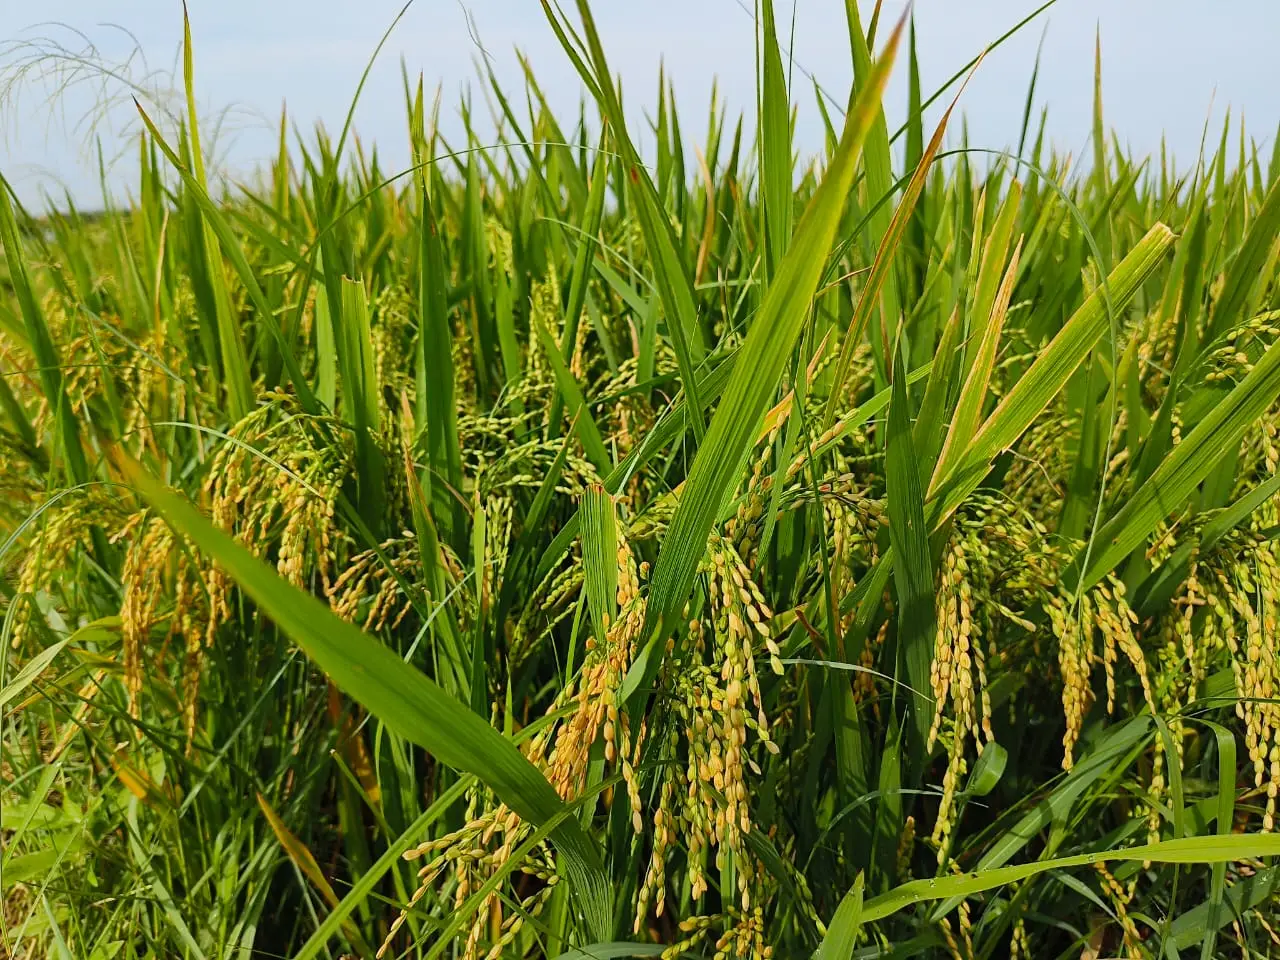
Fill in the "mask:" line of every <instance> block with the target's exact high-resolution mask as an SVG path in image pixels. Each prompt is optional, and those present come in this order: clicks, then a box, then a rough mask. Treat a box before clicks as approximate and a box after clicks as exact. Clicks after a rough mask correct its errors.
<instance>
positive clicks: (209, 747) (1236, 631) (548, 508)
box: [0, 0, 1280, 960]
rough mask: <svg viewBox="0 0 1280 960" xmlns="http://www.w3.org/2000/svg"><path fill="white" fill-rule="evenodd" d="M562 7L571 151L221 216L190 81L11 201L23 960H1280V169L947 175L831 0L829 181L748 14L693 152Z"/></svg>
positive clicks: (3, 511) (305, 177) (547, 134)
mask: <svg viewBox="0 0 1280 960" xmlns="http://www.w3.org/2000/svg"><path fill="white" fill-rule="evenodd" d="M544 9H545V10H546V14H547V17H548V19H549V21H550V23H551V25H552V26H553V28H554V29H555V31H556V33H557V35H558V36H559V38H560V41H561V43H562V45H563V48H564V53H565V55H566V56H567V57H568V58H570V60H571V62H572V63H573V64H574V66H575V67H576V69H577V71H578V73H579V74H580V77H581V82H582V84H583V87H584V89H585V90H586V91H587V93H588V94H589V100H588V103H590V105H591V110H592V112H591V113H588V112H587V110H586V109H585V108H584V110H583V112H582V114H580V115H579V116H577V117H573V118H565V117H556V116H554V115H553V114H552V113H551V112H550V111H549V110H548V108H547V106H546V103H545V100H544V98H543V95H542V91H541V90H540V88H539V87H538V85H537V81H536V79H535V75H534V74H533V72H532V70H530V71H529V72H528V73H527V86H526V88H525V89H524V90H521V91H512V90H507V89H503V88H502V87H501V86H500V85H499V83H498V82H497V80H496V78H495V77H494V76H493V75H489V74H487V75H484V76H482V77H481V80H482V82H483V83H484V84H486V91H485V92H486V95H487V97H488V99H489V100H490V101H491V102H492V104H493V105H494V110H495V113H496V115H497V118H498V123H499V127H500V131H501V136H500V138H499V140H498V142H496V143H494V142H492V141H491V140H486V139H485V138H484V137H482V135H481V133H480V132H478V127H479V125H478V123H475V122H473V121H472V118H471V115H470V113H469V107H468V101H464V102H463V105H462V113H463V117H464V120H465V129H466V136H465V141H464V142H450V141H449V140H448V139H447V138H446V137H445V136H444V135H443V134H442V132H441V130H440V125H439V123H438V119H439V116H440V109H441V107H440V99H439V97H438V96H437V97H436V98H435V99H434V101H433V99H432V97H431V96H430V94H429V92H428V91H426V90H424V85H423V83H422V81H421V80H418V81H417V82H416V83H415V82H413V81H412V80H411V79H410V78H408V77H406V82H405V128H406V131H407V138H408V142H409V143H410V145H411V147H412V153H413V157H414V164H413V166H412V168H411V169H409V170H407V171H388V170H386V169H384V168H383V166H382V165H381V164H380V162H379V159H378V154H377V153H376V151H375V150H373V148H372V147H371V146H368V145H366V144H363V143H361V142H360V141H359V140H358V139H357V138H356V137H355V135H354V134H353V133H352V131H351V130H350V128H349V125H348V127H344V129H343V130H342V131H341V132H340V134H339V135H338V136H337V137H336V138H333V137H331V136H329V135H328V134H327V133H326V132H325V131H323V130H319V129H317V130H315V131H313V132H312V133H310V134H308V135H305V136H304V135H300V134H295V133H293V132H291V131H292V130H293V127H292V124H291V122H290V120H289V119H288V118H287V117H282V119H281V126H280V151H279V154H278V156H277V157H276V158H275V159H274V161H273V162H272V163H270V164H269V165H267V166H266V167H264V168H263V171H262V174H261V176H260V177H259V178H258V179H257V180H256V181H255V182H252V183H249V184H244V185H234V186H233V185H230V184H227V183H225V182H223V181H221V180H219V178H218V177H217V175H216V171H214V170H213V169H212V165H211V164H210V163H208V162H207V157H206V154H205V147H204V146H203V145H202V131H201V129H200V126H199V122H198V118H197V111H196V109H195V103H196V85H197V82H198V76H197V73H196V71H195V59H194V56H193V48H192V41H191V35H190V30H188V32H187V36H186V42H185V54H186V56H185V60H184V68H185V69H184V82H185V95H186V99H185V103H184V104H183V106H182V108H181V109H179V110H177V111H174V110H164V111H160V110H156V109H155V108H154V107H149V105H148V103H146V102H143V103H141V104H140V106H139V108H138V109H139V123H140V127H139V137H138V142H137V155H138V160H139V167H140V175H139V180H138V182H137V184H136V187H135V189H134V190H133V191H132V192H131V196H130V198H129V200H128V202H127V203H124V204H121V203H115V204H110V203H109V204H108V207H107V209H106V210H105V211H104V212H103V213H102V214H101V215H95V216H90V215H87V214H82V213H80V212H78V211H77V210H75V209H62V210H59V211H50V212H48V213H44V214H38V213H35V212H32V211H27V210H24V209H22V208H21V206H20V205H19V204H17V202H16V200H15V199H14V198H13V197H12V196H11V193H10V191H9V190H8V185H7V183H6V184H3V188H0V243H2V245H3V249H4V267H3V268H0V270H3V273H0V277H2V279H3V291H2V293H0V407H3V419H2V420H0V444H2V445H3V456H0V491H2V493H3V496H0V536H2V538H3V539H2V543H3V546H2V547H0V570H2V571H3V579H0V591H2V592H0V602H2V603H3V612H4V618H3V630H2V633H3V650H4V657H3V660H2V661H0V663H2V664H3V666H0V670H2V671H3V672H2V673H0V708H2V709H3V711H4V715H3V721H4V725H3V737H2V739H0V743H2V748H0V749H2V750H3V753H2V755H0V769H2V770H3V806H2V808H0V809H2V811H3V825H2V830H3V833H2V835H3V840H4V843H3V854H2V856H3V864H2V867H3V870H2V875H3V881H2V882H3V895H4V899H3V910H2V912H0V916H2V920H0V922H2V924H3V928H2V930H0V933H2V936H3V939H2V940H0V943H2V944H3V946H0V954H3V955H5V956H13V957H22V958H27V957H32V958H34V957H63V958H67V957H74V958H81V957H84V958H93V960H114V958H121V960H125V958H129V960H132V958H152V957H155V958H160V957H166V958H167V957H183V958H208V960H213V958H223V957H226V958H232V957H235V958H249V957H293V958H296V960H309V958H313V957H326V958H339V957H361V958H375V957H378V958H382V957H405V958H435V957H440V956H449V957H457V958H465V960H480V958H484V960H497V958H499V957H530V958H534V957H547V958H554V957H565V958H595V957H601V958H604V957H627V956H662V957H664V958H676V957H682V956H691V957H714V958H728V957H755V958H767V957H808V956H816V957H819V958H822V960H835V958H841V960H847V958H851V957H858V958H863V957H911V956H923V957H953V958H965V960H968V958H975V960H976V958H983V960H985V958H989V957H1002V956H1013V957H1023V958H1028V957H1037V958H1039V957H1057V956H1061V957H1068V956H1070V957H1077V956H1079V957H1090V958H1097V957H1102V956H1124V957H1132V958H1145V957H1151V958H1156V957H1161V958H1165V957H1170V958H1173V957H1179V956H1184V957H1185V956H1195V955H1199V956H1201V957H1205V958H1208V957H1250V958H1252V957H1272V956H1280V930H1278V929H1277V928H1278V927H1280V920H1277V907H1278V906H1280V894H1278V891H1280V867H1278V866H1276V862H1275V860H1274V858H1275V856H1276V855H1277V854H1280V834H1277V833H1276V832H1275V820H1276V813H1277V810H1276V808H1277V790H1278V788H1280V700H1277V697H1280V656H1278V655H1277V644H1276V629H1277V617H1278V615H1280V548H1278V547H1277V544H1276V534H1277V531H1280V477H1278V475H1277V459H1278V458H1280V438H1278V437H1277V428H1278V427H1280V407H1278V406H1277V398H1278V397H1280V348H1277V346H1276V345H1275V344H1276V339H1277V335H1278V334H1280V283H1278V282H1277V280H1278V278H1280V271H1278V269H1277V261H1278V260H1280V146H1277V147H1276V148H1275V149H1273V150H1272V152H1271V154H1270V156H1266V155H1263V154H1262V153H1261V152H1260V151H1259V149H1258V147H1257V144H1256V143H1255V142H1254V141H1253V140H1252V139H1250V138H1249V137H1248V136H1247V135H1246V133H1245V129H1244V127H1243V126H1235V127H1232V126H1227V127H1224V129H1223V131H1222V134H1221V139H1220V141H1219V142H1218V143H1217V145H1216V147H1213V148H1212V149H1210V150H1207V151H1206V152H1205V153H1204V155H1202V156H1200V157H1198V158H1195V160H1194V162H1193V163H1192V164H1191V165H1186V164H1182V165H1180V164H1178V163H1176V162H1175V161H1174V160H1173V158H1171V157H1169V156H1167V155H1166V154H1164V153H1162V154H1161V156H1159V157H1158V158H1156V157H1153V158H1143V159H1139V158H1135V157H1133V156H1131V155H1129V154H1128V153H1126V152H1125V151H1124V150H1122V149H1121V148H1120V147H1119V139H1118V138H1116V137H1114V136H1112V135H1110V134H1109V132H1108V131H1107V130H1106V129H1105V127H1104V125H1103V122H1102V107H1101V103H1100V102H1099V103H1098V104H1097V106H1096V110H1095V125H1094V131H1093V138H1092V146H1093V149H1092V154H1091V155H1089V156H1085V157H1072V156H1069V155H1065V154H1063V153H1060V152H1058V151H1056V150H1055V149H1054V147H1053V145H1052V144H1050V143H1048V142H1047V141H1046V136H1045V132H1044V131H1045V123H1044V115H1043V114H1041V115H1040V116H1039V118H1038V125H1037V123H1036V122H1035V121H1036V119H1037V118H1036V117H1035V116H1034V115H1033V113H1032V111H1031V110H1028V117H1027V123H1026V125H1025V129H1024V131H1023V137H1022V143H1021V145H1020V146H1019V148H1018V149H1017V150H1016V151H991V150H979V149H976V148H970V147H969V146H968V145H967V144H964V143H962V144H961V146H960V148H958V149H945V150H944V149H943V144H944V142H945V141H946V139H947V133H948V123H949V120H950V118H951V116H952V110H951V109H948V110H947V111H946V113H945V114H944V115H943V118H942V120H941V122H940V124H939V125H938V127H937V128H936V130H927V129H925V128H924V126H923V123H922V120H921V117H922V115H923V113H924V109H925V108H927V107H928V106H929V105H931V104H932V103H934V102H943V103H947V102H951V100H952V98H954V97H955V96H956V93H957V90H958V89H959V88H960V86H961V81H962V80H963V76H960V77H957V78H954V80H953V81H952V82H951V83H949V84H948V85H947V86H945V87H944V88H942V89H940V90H938V91H936V92H933V93H930V92H928V91H924V90H922V89H921V84H920V81H919V69H918V65H917V61H916V56H915V48H914V41H913V37H912V35H911V33H910V30H909V27H908V25H907V24H905V23H899V24H896V25H894V24H889V23H887V22H886V23H878V24H864V23H863V22H862V20H861V18H860V16H859V11H858V8H857V5H856V4H855V3H853V2H852V0H850V2H848V3H847V4H846V21H847V27H848V35H849V44H850V58H851V62H852V65H853V73H854V84H853V88H852V90H850V91H849V93H848V96H847V98H843V99H839V98H835V99H833V98H831V97H829V96H828V95H826V94H824V93H822V92H819V94H818V101H817V103H816V105H815V106H816V108H817V109H819V110H820V111H821V113H822V116H823V117H825V118H827V130H828V137H827V142H826V149H825V150H824V151H823V152H822V153H821V155H820V156H817V157H813V158H809V159H804V160H797V159H796V150H795V145H794V144H793V141H792V124H791V118H792V112H793V109H794V108H795V106H796V105H797V104H798V101H799V100H800V99H802V98H805V97H807V96H808V95H809V94H808V91H807V88H805V87H804V86H803V85H800V84H796V85H795V87H794V88H790V87H789V86H788V84H789V79H788V78H789V76H790V74H789V71H788V70H787V69H785V67H784V58H783V54H782V51H781V49H780V46H779V43H778V37H777V24H776V22H775V20H774V12H773V9H772V6H771V3H770V0H760V3H759V4H758V45H759V46H758V51H757V60H758V63H759V79H758V98H757V104H758V112H757V114H756V116H754V117H753V118H751V122H750V123H748V124H744V122H743V120H742V119H741V118H734V117H730V116H728V115H727V114H726V112H725V111H724V110H723V108H721V107H718V106H713V108H712V110H711V113H710V116H709V117H708V118H706V134H705V136H704V137H703V138H701V141H700V146H699V148H698V149H697V150H696V151H692V150H690V149H689V148H688V147H687V144H688V143H689V140H688V131H689V130H690V129H691V127H690V125H689V120H688V118H687V117H686V118H681V117H680V116H679V115H678V113H677V111H676V108H675V98H674V94H673V88H672V86H671V82H670V80H669V79H668V78H666V77H663V78H660V81H659V88H658V91H657V97H656V101H655V102H656V103H657V104H658V108H657V110H656V113H655V114H654V116H653V118H652V123H651V127H650V129H647V130H645V131H643V134H642V133H641V132H640V131H638V130H636V129H634V125H632V126H628V123H627V119H626V115H625V113H624V109H623V105H622V95H621V92H620V90H619V89H618V86H617V84H616V81H615V79H614V77H615V75H614V73H612V72H611V70H610V68H609V64H608V61H607V59H606V57H607V53H608V51H606V50H605V49H604V47H603V46H602V44H601V42H600V39H599V36H598V34H597V32H596V29H595V25H594V22H593V20H592V17H591V13H590V10H589V8H588V6H587V4H586V2H585V0H580V2H579V3H578V5H577V9H576V11H575V13H574V15H573V16H570V15H568V14H566V13H565V12H563V11H561V10H560V9H559V8H558V7H556V6H555V5H553V4H544ZM868 27H869V28H870V29H868ZM749 53H750V52H749V51H744V54H746V55H749ZM978 69H981V67H980V66H979V67H978ZM1099 69H1100V67H1099ZM893 71H900V72H906V73H907V74H908V78H909V86H910V91H911V96H910V101H911V109H910V110H909V115H908V117H907V118H906V123H905V124H904V125H903V126H902V128H901V129H896V130H895V129H894V128H893V127H891V125H890V123H889V122H888V119H889V118H887V117H886V113H885V110H884V108H883V107H882V94H883V92H884V89H885V84H886V82H887V79H888V77H889V76H890V74H891V73H892V72H893ZM1032 82H1034V80H1033V81H1032ZM1028 102H1029V103H1030V102H1031V100H1030V98H1029V99H1028ZM952 106H954V103H952ZM682 121H683V122H682ZM744 130H751V131H752V132H751V133H744ZM641 141H649V142H655V143H656V150H654V151H653V155H648V154H644V155H642V154H641V152H640V151H639V150H638V148H637V143H639V142H641ZM952 142H957V141H956V139H955V138H954V137H953V138H952Z"/></svg>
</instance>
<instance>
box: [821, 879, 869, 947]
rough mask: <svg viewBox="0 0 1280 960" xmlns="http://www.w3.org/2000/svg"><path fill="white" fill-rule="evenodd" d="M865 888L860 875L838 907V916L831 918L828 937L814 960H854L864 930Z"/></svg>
mask: <svg viewBox="0 0 1280 960" xmlns="http://www.w3.org/2000/svg"><path fill="white" fill-rule="evenodd" d="M863 886H864V878H863V875H862V874H861V873H859V874H858V879H856V880H854V881H853V886H852V887H851V888H850V889H849V892H848V893H846V894H845V895H844V899H842V900H841V901H840V906H838V907H836V915H835V916H834V917H832V918H831V923H830V924H829V925H828V927H827V935H826V936H825V937H823V938H822V944H821V946H819V947H818V952H817V953H816V954H814V960H852V957H853V948H854V946H855V945H856V944H857V942H858V932H859V931H860V930H861V929H862V922H863V917H862V908H863V901H862V893H863Z"/></svg>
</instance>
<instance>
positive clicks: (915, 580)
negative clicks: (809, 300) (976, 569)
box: [884, 344, 936, 748]
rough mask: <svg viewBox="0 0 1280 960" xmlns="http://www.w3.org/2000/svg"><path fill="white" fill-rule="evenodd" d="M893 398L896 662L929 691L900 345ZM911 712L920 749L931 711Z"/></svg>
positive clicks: (919, 535) (888, 472)
mask: <svg viewBox="0 0 1280 960" xmlns="http://www.w3.org/2000/svg"><path fill="white" fill-rule="evenodd" d="M892 388H893V399H892V400H891V401H890V402H889V439H888V448H887V450H886V451H885V458H884V464H885V484H886V487H887V492H888V512H889V543H890V544H891V545H892V547H893V552H894V555H895V558H896V561H895V563H894V565H893V577H894V585H895V586H896V588H897V601H898V602H897V616H898V634H897V638H898V665H895V676H897V675H900V674H899V673H898V666H899V665H900V667H902V668H905V670H906V675H907V683H908V685H910V686H911V687H912V688H913V689H916V690H927V689H929V668H930V664H931V663H932V662H933V645H934V630H935V628H936V609H935V602H934V595H933V563H932V559H931V553H930V549H929V529H928V527H927V526H925V516H924V489H923V485H922V483H921V480H920V464H919V462H918V461H917V460H916V454H915V449H914V447H913V445H912V441H911V411H910V409H909V400H908V398H907V371H906V364H905V362H904V360H903V357H902V346H901V344H899V348H898V349H897V350H895V351H894V354H893V385H892ZM911 715H912V718H913V719H914V721H915V732H916V737H917V740H918V744H919V747H920V748H923V745H924V742H925V739H926V738H927V737H928V735H929V727H930V725H931V724H932V722H933V711H932V710H931V709H928V708H927V707H922V706H921V704H920V703H918V702H916V701H914V700H913V701H911Z"/></svg>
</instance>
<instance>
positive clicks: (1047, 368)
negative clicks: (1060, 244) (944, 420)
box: [930, 223, 1173, 529]
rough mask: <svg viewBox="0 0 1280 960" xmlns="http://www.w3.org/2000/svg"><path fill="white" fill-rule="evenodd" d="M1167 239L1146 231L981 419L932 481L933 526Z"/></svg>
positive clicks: (1039, 402)
mask: <svg viewBox="0 0 1280 960" xmlns="http://www.w3.org/2000/svg"><path fill="white" fill-rule="evenodd" d="M1172 243H1173V232H1172V231H1171V230H1170V229H1169V228H1168V227H1166V226H1165V225H1164V224H1162V223H1157V224H1156V225H1155V226H1153V227H1152V228H1151V229H1150V230H1148V231H1147V234H1146V236H1144V237H1143V238H1142V239H1141V240H1140V241H1139V242H1138V244H1137V245H1136V246H1135V247H1134V248H1133V249H1132V250H1131V251H1129V255H1128V256H1126V257H1125V258H1124V259H1123V260H1121V261H1120V263H1119V264H1117V265H1116V268H1115V269H1114V270H1112V271H1111V273H1110V274H1109V275H1108V277H1107V279H1106V282H1105V283H1104V284H1102V285H1101V286H1099V287H1098V289H1097V290H1095V291H1094V292H1093V293H1091V294H1090V295H1089V297H1088V298H1087V299H1086V300H1085V302H1084V303H1083V304H1081V305H1080V307H1079V308H1078V309H1077V310H1076V312H1075V313H1073V314H1072V315H1071V318H1070V319H1069V320H1067V322H1066V324H1065V325H1064V326H1063V327H1062V329H1061V330H1059V331H1058V334H1057V336H1055V337H1054V338H1053V339H1052V340H1051V341H1050V342H1049V344H1048V346H1046V347H1045V348H1044V349H1043V350H1041V351H1040V354H1039V356H1038V357H1037V358H1036V361H1035V363H1033V364H1032V365H1031V368H1030V369H1029V370H1027V372H1026V373H1025V374H1024V375H1023V376H1022V377H1020V378H1019V379H1018V380H1017V382H1015V383H1014V385H1013V386H1012V388H1010V390H1009V392H1008V393H1007V394H1006V395H1005V397H1004V399H1003V400H1002V401H1001V402H1000V405H999V406H997V407H996V409H995V411H994V412H993V413H992V414H991V416H990V417H988V418H987V420H986V422H985V423H983V425H982V427H981V428H980V429H979V430H978V433H977V434H976V435H975V436H974V438H973V440H972V441H970V443H969V445H968V447H967V448H966V449H965V451H964V454H963V455H962V456H961V457H960V458H959V460H958V461H957V463H956V466H955V467H953V468H952V470H951V471H950V472H949V473H948V474H947V476H945V477H943V478H942V479H941V480H940V481H939V483H937V484H935V485H934V490H935V493H934V494H933V495H932V496H931V497H930V501H931V504H932V506H931V511H930V518H931V521H932V523H933V525H934V528H935V529H936V528H937V526H938V525H939V524H940V523H942V521H943V520H945V519H946V518H947V517H949V516H950V515H951V514H952V512H953V511H954V510H955V508H956V507H957V506H959V505H960V503H962V502H963V501H964V499H965V497H967V496H968V495H969V494H970V493H971V492H972V491H973V490H974V489H976V488H977V486H978V484H979V483H980V482H981V481H982V477H983V476H984V475H985V474H986V471H987V469H988V467H989V466H990V464H991V461H992V460H994V459H995V457H996V455H997V454H999V453H1000V452H1002V451H1003V450H1006V449H1008V448H1009V447H1011V446H1012V445H1013V444H1014V443H1015V442H1016V441H1017V439H1018V437H1020V436H1021V435H1022V432H1023V431H1024V430H1026V429H1027V427H1029V426H1030V425H1031V423H1032V421H1034V420H1035V418H1036V417H1038V416H1039V415H1040V413H1041V412H1042V411H1043V410H1044V409H1045V408H1046V407H1047V406H1048V405H1049V404H1050V402H1052V400H1053V398H1054V396H1056V395H1057V393H1058V391H1060V390H1061V389H1062V387H1063V386H1064V385H1065V384H1066V382H1067V380H1068V378H1069V377H1070V376H1071V375H1072V374H1073V373H1074V372H1075V370H1076V368H1077V367H1079V366H1080V363H1081V361H1083V360H1084V358H1085V357H1086V356H1088V354H1089V352H1090V351H1091V350H1092V349H1093V348H1094V347H1095V346H1096V345H1097V344H1098V341H1100V340H1101V339H1102V337H1103V336H1104V335H1105V334H1106V332H1107V329H1108V316H1109V315H1110V314H1111V313H1118V312H1119V311H1121V310H1123V309H1124V308H1125V307H1126V306H1127V305H1128V303H1129V301H1130V300H1131V299H1133V297H1134V295H1135V294H1136V293H1137V292H1138V289H1139V288H1140V287H1141V286H1142V284H1143V282H1144V281H1145V280H1146V279H1147V277H1148V276H1150V275H1151V273H1152V271H1154V270H1155V268H1156V267H1157V266H1159V264H1160V261H1161V260H1162V259H1163V257H1164V255H1165V253H1166V252H1167V251H1168V249H1169V247H1170V245H1171V244H1172Z"/></svg>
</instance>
